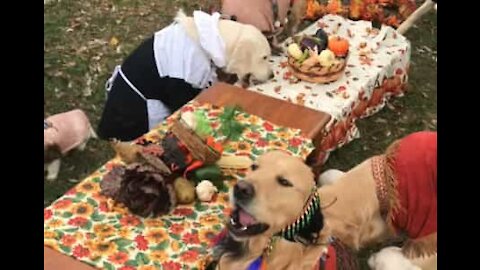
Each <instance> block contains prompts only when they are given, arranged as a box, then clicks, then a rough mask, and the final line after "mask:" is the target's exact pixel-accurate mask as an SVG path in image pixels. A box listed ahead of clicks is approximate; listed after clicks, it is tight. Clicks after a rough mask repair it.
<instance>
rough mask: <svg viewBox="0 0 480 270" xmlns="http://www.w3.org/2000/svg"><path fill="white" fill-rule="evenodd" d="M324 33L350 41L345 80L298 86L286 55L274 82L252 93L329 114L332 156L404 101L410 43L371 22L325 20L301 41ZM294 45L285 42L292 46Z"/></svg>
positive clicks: (327, 147)
mask: <svg viewBox="0 0 480 270" xmlns="http://www.w3.org/2000/svg"><path fill="white" fill-rule="evenodd" d="M319 27H321V28H323V29H324V30H325V31H326V32H327V33H328V34H329V35H331V34H336V35H339V36H342V37H344V38H346V39H348V41H349V43H350V53H349V56H348V60H347V61H348V62H347V67H346V69H345V74H344V76H343V77H341V78H340V79H339V80H337V81H335V82H332V83H328V84H315V83H309V82H304V81H298V80H297V79H296V78H295V77H294V76H293V75H292V73H291V72H290V71H289V69H288V66H287V57H286V56H285V55H282V56H276V57H273V58H272V63H273V68H274V72H275V78H274V79H272V80H270V81H268V82H267V83H265V84H260V85H256V86H253V87H251V88H249V90H251V91H256V92H259V93H262V94H265V95H268V96H271V97H274V98H278V99H282V100H286V101H290V102H292V103H296V104H299V105H302V106H305V107H308V108H311V109H314V110H319V111H323V112H326V113H329V114H330V115H331V116H332V119H331V121H330V123H329V124H328V125H327V127H326V129H325V130H324V136H323V142H322V144H321V146H320V149H319V150H320V152H322V151H323V153H324V155H325V156H324V158H325V159H326V158H327V157H328V155H327V154H328V152H329V151H332V150H334V149H335V148H337V147H340V146H342V145H343V144H345V143H348V142H350V141H351V140H353V139H354V138H356V137H358V136H359V134H358V130H357V129H356V127H355V120H356V119H358V118H362V117H366V116H370V115H372V114H374V113H376V112H377V111H379V110H380V109H381V108H383V106H384V105H385V102H386V100H387V99H388V98H389V97H391V96H401V95H402V94H403V91H404V90H405V87H406V84H407V81H408V69H409V64H410V51H411V48H410V42H409V41H408V40H407V39H406V38H405V37H404V36H402V35H400V34H398V33H397V32H396V31H395V30H394V29H393V28H391V27H389V26H385V25H384V26H382V28H381V29H380V30H379V29H375V28H372V24H371V22H369V21H352V20H348V19H345V18H343V17H341V16H338V15H326V16H324V17H323V18H321V19H319V20H318V21H317V22H316V23H314V24H312V25H311V26H309V27H308V28H306V29H305V30H303V31H302V32H301V33H299V35H302V34H307V35H313V34H315V32H316V30H317V29H318V28H319ZM290 42H291V40H290V39H288V40H286V41H285V42H284V43H283V45H284V46H287V44H290Z"/></svg>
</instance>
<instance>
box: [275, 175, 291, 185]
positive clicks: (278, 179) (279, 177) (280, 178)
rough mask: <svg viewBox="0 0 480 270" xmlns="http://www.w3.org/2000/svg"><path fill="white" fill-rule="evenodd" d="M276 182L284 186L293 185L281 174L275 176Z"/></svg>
mask: <svg viewBox="0 0 480 270" xmlns="http://www.w3.org/2000/svg"><path fill="white" fill-rule="evenodd" d="M277 182H278V183H279V184H280V185H282V186H284V187H293V185H292V183H290V181H288V180H287V179H285V178H283V177H281V176H278V177H277Z"/></svg>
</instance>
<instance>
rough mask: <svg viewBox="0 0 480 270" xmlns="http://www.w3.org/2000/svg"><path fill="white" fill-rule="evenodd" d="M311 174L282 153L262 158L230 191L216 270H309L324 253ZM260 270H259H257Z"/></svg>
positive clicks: (318, 206) (318, 209) (296, 161)
mask: <svg viewBox="0 0 480 270" xmlns="http://www.w3.org/2000/svg"><path fill="white" fill-rule="evenodd" d="M316 190H317V189H316V183H315V178H314V174H313V173H312V171H311V169H310V168H309V167H308V166H307V165H305V164H304V162H303V161H302V160H300V159H299V158H296V157H293V156H290V155H289V154H287V153H286V152H281V151H271V152H268V153H265V154H263V155H262V156H260V157H259V158H258V160H257V162H256V163H255V164H254V165H252V168H251V170H250V171H249V172H248V173H247V175H246V177H245V179H243V180H240V181H238V182H237V184H236V185H235V186H234V188H233V189H232V193H231V202H232V207H233V211H232V214H231V216H230V220H229V222H228V223H227V233H226V235H225V236H224V237H223V238H222V239H221V240H220V241H219V243H218V244H217V246H216V248H215V252H214V254H215V255H214V257H215V259H216V261H217V262H218V263H217V268H216V269H217V270H244V269H250V268H249V266H250V265H253V264H266V266H267V269H276V270H277V269H278V270H280V269H292V270H293V269H295V270H297V269H305V270H312V269H313V267H314V266H315V265H317V263H318V262H319V259H320V257H321V255H322V253H323V252H325V251H326V249H327V245H328V243H327V242H328V241H327V239H326V238H325V239H324V238H322V237H321V236H320V231H321V230H322V228H323V217H322V214H321V211H320V200H319V198H318V196H317V192H316ZM258 269H259V268H258Z"/></svg>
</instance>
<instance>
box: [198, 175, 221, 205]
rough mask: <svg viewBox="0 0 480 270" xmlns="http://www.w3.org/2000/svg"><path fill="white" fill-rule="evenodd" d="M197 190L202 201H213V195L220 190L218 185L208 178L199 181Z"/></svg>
mask: <svg viewBox="0 0 480 270" xmlns="http://www.w3.org/2000/svg"><path fill="white" fill-rule="evenodd" d="M195 190H196V192H197V197H198V199H199V200H200V201H202V202H209V201H211V200H212V197H213V195H214V194H215V193H217V191H218V190H217V187H216V186H214V185H213V184H212V182H210V181H208V180H202V181H201V182H200V183H198V185H197V187H196V188H195Z"/></svg>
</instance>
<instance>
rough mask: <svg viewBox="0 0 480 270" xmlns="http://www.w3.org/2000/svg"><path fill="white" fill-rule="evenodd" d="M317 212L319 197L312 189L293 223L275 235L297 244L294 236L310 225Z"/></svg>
mask: <svg viewBox="0 0 480 270" xmlns="http://www.w3.org/2000/svg"><path fill="white" fill-rule="evenodd" d="M319 210H320V196H319V195H318V192H317V188H316V187H313V188H312V192H311V194H310V196H309V198H308V200H307V202H306V204H305V206H304V210H303V213H302V214H301V215H300V216H299V217H298V218H297V219H296V220H295V221H294V222H292V223H290V225H288V226H287V227H285V228H284V229H282V230H281V231H280V232H279V233H278V234H277V235H278V236H281V237H283V238H285V239H287V240H289V241H291V242H297V241H296V239H295V238H296V235H298V233H300V232H301V231H302V230H303V229H305V227H307V226H308V225H310V222H311V221H312V220H313V218H314V216H315V213H316V212H318V211H319Z"/></svg>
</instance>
